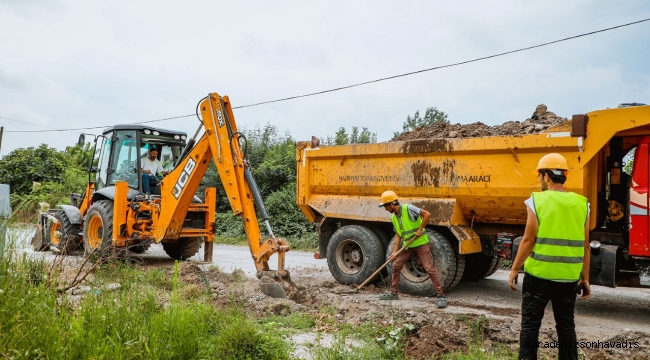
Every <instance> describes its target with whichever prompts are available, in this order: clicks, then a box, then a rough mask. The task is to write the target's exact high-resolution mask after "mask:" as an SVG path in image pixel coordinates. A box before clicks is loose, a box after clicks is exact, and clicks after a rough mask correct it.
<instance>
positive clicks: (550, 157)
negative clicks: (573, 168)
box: [533, 153, 569, 175]
mask: <svg viewBox="0 0 650 360" xmlns="http://www.w3.org/2000/svg"><path fill="white" fill-rule="evenodd" d="M540 170H564V171H567V170H569V164H568V163H567V161H566V159H565V158H564V156H562V155H560V154H558V153H550V154H546V155H544V156H542V158H541V159H539V163H537V169H535V171H533V174H535V175H537V173H538V172H539V171H540Z"/></svg>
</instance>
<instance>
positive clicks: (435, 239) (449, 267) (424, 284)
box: [386, 229, 465, 296]
mask: <svg viewBox="0 0 650 360" xmlns="http://www.w3.org/2000/svg"><path fill="white" fill-rule="evenodd" d="M426 231H427V236H428V237H429V249H430V250H431V254H432V256H433V260H434V264H435V266H436V270H437V271H438V277H439V278H440V282H441V283H442V289H443V290H444V291H445V292H446V291H448V290H451V289H452V288H453V287H454V286H456V285H457V284H458V282H459V281H460V279H461V278H462V276H463V272H464V270H465V257H464V255H459V254H458V253H457V252H456V250H455V248H454V246H452V244H451V242H450V241H449V240H448V239H447V238H445V236H443V235H442V234H441V233H439V232H437V231H435V230H431V229H427V230H426ZM394 244H395V240H394V239H393V240H391V242H390V244H389V245H388V250H386V259H388V257H389V256H390V255H391V254H392V253H393V246H394ZM387 268H388V273H389V274H391V273H392V271H393V263H392V262H391V263H390V264H388V266H387ZM399 291H400V292H403V293H406V294H412V295H420V296H430V295H432V294H435V289H434V288H433V283H432V282H431V280H429V275H428V274H427V273H426V271H425V270H424V268H423V267H422V264H421V263H420V260H419V259H418V258H417V255H413V256H412V257H411V258H410V259H409V261H407V262H406V264H404V267H403V268H402V272H401V274H400V281H399Z"/></svg>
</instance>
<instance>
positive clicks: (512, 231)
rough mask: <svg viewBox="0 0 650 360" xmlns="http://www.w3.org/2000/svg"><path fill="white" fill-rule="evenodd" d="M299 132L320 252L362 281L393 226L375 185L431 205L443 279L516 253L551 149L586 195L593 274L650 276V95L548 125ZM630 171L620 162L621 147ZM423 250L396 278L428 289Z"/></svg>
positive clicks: (605, 281) (480, 271) (308, 212)
mask: <svg viewBox="0 0 650 360" xmlns="http://www.w3.org/2000/svg"><path fill="white" fill-rule="evenodd" d="M317 140H318V139H315V138H314V139H313V140H312V141H311V142H299V143H298V144H297V152H296V161H297V169H298V170H297V204H298V206H299V207H300V209H301V211H302V212H303V213H304V214H305V216H306V217H307V218H308V219H309V220H310V221H311V222H315V223H317V224H318V232H319V250H320V251H319V254H318V255H319V257H320V258H323V259H325V258H326V259H327V262H328V266H329V269H330V272H331V273H332V276H333V277H334V278H335V279H336V280H337V281H338V282H339V283H342V284H358V283H361V282H362V281H363V280H365V279H366V277H368V276H369V275H370V274H372V273H373V272H374V271H375V270H377V268H378V267H379V266H380V265H381V264H382V263H383V262H384V261H385V260H386V259H387V255H389V254H390V252H391V251H392V249H393V246H392V245H391V244H392V242H391V238H392V236H393V234H394V231H393V229H392V225H391V222H390V216H389V214H388V213H387V212H386V211H385V210H384V209H383V208H379V207H378V204H379V196H380V194H381V193H382V192H383V191H385V190H394V191H395V192H397V194H398V195H399V196H400V202H401V203H411V204H414V205H416V206H418V207H420V208H423V209H426V210H428V211H429V212H430V213H431V215H432V216H431V220H430V221H429V224H428V226H427V231H428V235H429V239H430V244H429V245H430V247H431V249H432V253H433V254H434V258H435V262H436V267H437V268H438V272H439V274H440V277H441V280H442V282H443V284H444V287H445V289H446V290H449V289H451V288H453V287H454V286H455V285H456V284H457V283H458V282H459V281H460V280H461V279H467V280H477V279H480V278H483V277H487V276H490V275H491V274H493V273H494V272H495V271H496V270H497V269H498V267H499V266H500V264H501V261H502V260H503V259H512V257H513V256H514V253H515V252H516V249H517V246H518V242H519V241H520V239H521V238H520V236H521V235H523V231H524V226H525V222H526V207H525V205H524V201H525V200H526V199H527V198H528V197H530V195H531V193H532V192H534V191H541V189H540V188H539V186H538V182H537V177H536V176H535V175H534V174H532V171H533V170H534V169H535V166H536V164H537V162H538V160H539V159H540V157H542V156H543V155H545V154H547V153H551V152H557V153H560V154H562V155H563V156H564V157H565V158H566V159H567V160H568V162H569V167H570V171H569V173H568V174H569V175H568V180H567V182H566V184H565V186H566V188H567V190H569V191H574V192H576V193H579V194H582V195H584V196H586V197H587V198H588V199H589V203H590V208H591V212H590V216H589V220H588V221H589V223H590V225H591V226H590V228H591V232H590V240H591V254H590V256H591V264H592V266H591V282H592V283H593V284H597V285H605V286H610V287H615V286H650V235H649V234H648V231H649V229H650V216H649V213H648V196H649V193H648V183H649V178H650V167H649V166H648V162H649V157H648V153H649V151H650V106H631V107H620V108H614V109H607V110H599V111H594V112H590V113H587V114H585V115H574V116H573V117H572V120H569V121H568V122H566V123H565V124H562V125H559V126H556V127H554V128H551V129H548V130H546V131H545V132H544V133H540V134H531V135H516V136H491V137H478V138H461V139H458V138H454V139H421V140H411V141H401V142H385V143H379V144H355V145H344V146H319V144H318V141H317ZM631 158H633V159H634V162H633V166H630V165H631V164H628V168H631V169H632V171H631V172H630V171H628V172H630V174H628V173H626V172H625V171H624V170H626V169H627V168H626V169H624V164H623V162H624V159H625V160H626V161H627V162H628V163H630V161H629V159H631ZM427 279H428V277H427V274H426V272H425V271H424V269H423V268H422V267H421V264H420V262H419V259H417V257H414V258H413V259H411V261H410V262H409V263H408V264H407V265H406V266H405V267H404V268H403V270H402V278H401V281H400V287H401V288H400V290H401V291H404V292H408V293H412V294H431V293H433V286H432V285H431V282H430V281H427Z"/></svg>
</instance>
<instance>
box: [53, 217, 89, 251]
mask: <svg viewBox="0 0 650 360" xmlns="http://www.w3.org/2000/svg"><path fill="white" fill-rule="evenodd" d="M54 217H55V218H56V219H57V220H59V222H52V223H50V226H49V229H48V237H49V239H50V242H51V244H52V245H54V246H56V248H57V249H59V252H60V253H61V254H64V255H65V254H69V253H71V252H73V251H75V250H77V249H78V248H79V247H80V246H81V245H82V243H81V242H80V241H79V240H80V239H79V225H77V224H73V223H71V222H70V219H69V218H68V215H66V213H65V211H63V210H60V211H57V212H56V213H55V214H54Z"/></svg>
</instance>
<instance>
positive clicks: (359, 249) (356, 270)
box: [327, 225, 384, 285]
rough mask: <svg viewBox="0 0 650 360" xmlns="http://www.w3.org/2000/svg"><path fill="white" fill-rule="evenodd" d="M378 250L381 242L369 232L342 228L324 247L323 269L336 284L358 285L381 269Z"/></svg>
mask: <svg viewBox="0 0 650 360" xmlns="http://www.w3.org/2000/svg"><path fill="white" fill-rule="evenodd" d="M382 250H383V247H382V245H381V241H380V240H379V238H378V237H377V235H376V234H375V233H374V232H373V231H372V230H370V229H369V228H367V227H365V226H360V225H347V226H343V227H341V228H340V229H338V230H336V232H334V234H332V237H331V238H330V241H329V244H328V245H327V266H328V267H329V269H330V273H331V274H332V276H333V277H334V279H335V280H336V281H337V282H338V283H340V284H343V285H350V284H361V283H362V282H364V281H366V279H367V278H368V277H369V276H370V275H372V273H374V272H375V271H377V269H379V266H381V265H382V263H383V260H384V252H383V251H382ZM379 278H380V277H379V276H377V277H376V279H375V280H379Z"/></svg>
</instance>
